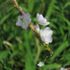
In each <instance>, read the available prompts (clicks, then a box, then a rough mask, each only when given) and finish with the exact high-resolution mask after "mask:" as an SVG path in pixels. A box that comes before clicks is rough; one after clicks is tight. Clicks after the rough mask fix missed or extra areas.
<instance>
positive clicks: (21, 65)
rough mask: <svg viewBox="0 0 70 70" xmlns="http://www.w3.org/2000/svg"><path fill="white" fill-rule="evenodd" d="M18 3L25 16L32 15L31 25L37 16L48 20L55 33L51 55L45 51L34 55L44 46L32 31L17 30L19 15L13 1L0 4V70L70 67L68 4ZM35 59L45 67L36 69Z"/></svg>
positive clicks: (58, 0)
mask: <svg viewBox="0 0 70 70" xmlns="http://www.w3.org/2000/svg"><path fill="white" fill-rule="evenodd" d="M17 1H18V3H19V5H20V6H21V7H22V8H23V10H24V11H25V12H28V13H30V14H31V17H32V21H33V22H35V20H34V19H35V17H36V14H37V13H42V14H43V15H44V16H45V17H46V18H48V20H49V21H50V27H51V29H52V30H53V32H54V34H53V42H52V43H51V44H50V45H49V47H50V48H51V49H52V51H53V55H52V56H51V54H50V52H48V51H47V50H46V51H45V49H44V50H43V51H42V52H38V53H40V55H38V54H37V50H38V51H39V50H40V49H43V46H44V45H43V44H42V43H41V42H40V41H39V40H37V38H36V36H35V34H34V33H33V32H32V31H31V30H28V31H25V30H23V29H21V28H19V27H17V26H16V21H17V17H18V15H19V14H20V13H19V11H18V10H17V9H16V8H15V7H14V5H13V2H12V0H0V70H49V69H50V70H59V68H60V67H61V66H65V65H67V64H70V0H17ZM43 52H45V53H43ZM42 53H43V54H42ZM48 54H49V55H48ZM37 56H38V57H37ZM35 58H38V59H37V60H38V61H45V64H46V65H45V66H44V67H43V68H39V67H37V66H36V64H35Z"/></svg>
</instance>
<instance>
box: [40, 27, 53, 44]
mask: <svg viewBox="0 0 70 70" xmlns="http://www.w3.org/2000/svg"><path fill="white" fill-rule="evenodd" d="M52 34H53V31H52V30H51V29H50V28H49V27H46V28H44V29H41V30H40V37H41V40H42V41H43V42H44V43H46V44H49V43H51V42H52Z"/></svg>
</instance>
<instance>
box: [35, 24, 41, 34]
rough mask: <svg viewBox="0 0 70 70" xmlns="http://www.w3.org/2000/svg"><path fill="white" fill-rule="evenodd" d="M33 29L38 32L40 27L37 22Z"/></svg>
mask: <svg viewBox="0 0 70 70" xmlns="http://www.w3.org/2000/svg"><path fill="white" fill-rule="evenodd" d="M35 30H36V31H37V32H38V33H39V32H40V27H39V25H38V24H37V25H35Z"/></svg>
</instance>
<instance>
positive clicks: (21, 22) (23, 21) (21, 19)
mask: <svg viewBox="0 0 70 70" xmlns="http://www.w3.org/2000/svg"><path fill="white" fill-rule="evenodd" d="M30 22H31V18H30V15H29V14H24V15H20V16H18V20H17V22H16V25H17V26H20V27H22V28H23V29H27V28H28V25H29V24H30Z"/></svg>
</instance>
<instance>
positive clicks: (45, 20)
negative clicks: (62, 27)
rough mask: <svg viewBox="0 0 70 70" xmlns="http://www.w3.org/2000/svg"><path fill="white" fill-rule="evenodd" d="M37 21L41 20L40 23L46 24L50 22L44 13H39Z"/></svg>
mask: <svg viewBox="0 0 70 70" xmlns="http://www.w3.org/2000/svg"><path fill="white" fill-rule="evenodd" d="M37 21H38V22H39V24H40V25H43V26H46V25H48V24H49V22H48V21H47V19H46V18H44V17H43V15H42V14H39V13H37Z"/></svg>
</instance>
